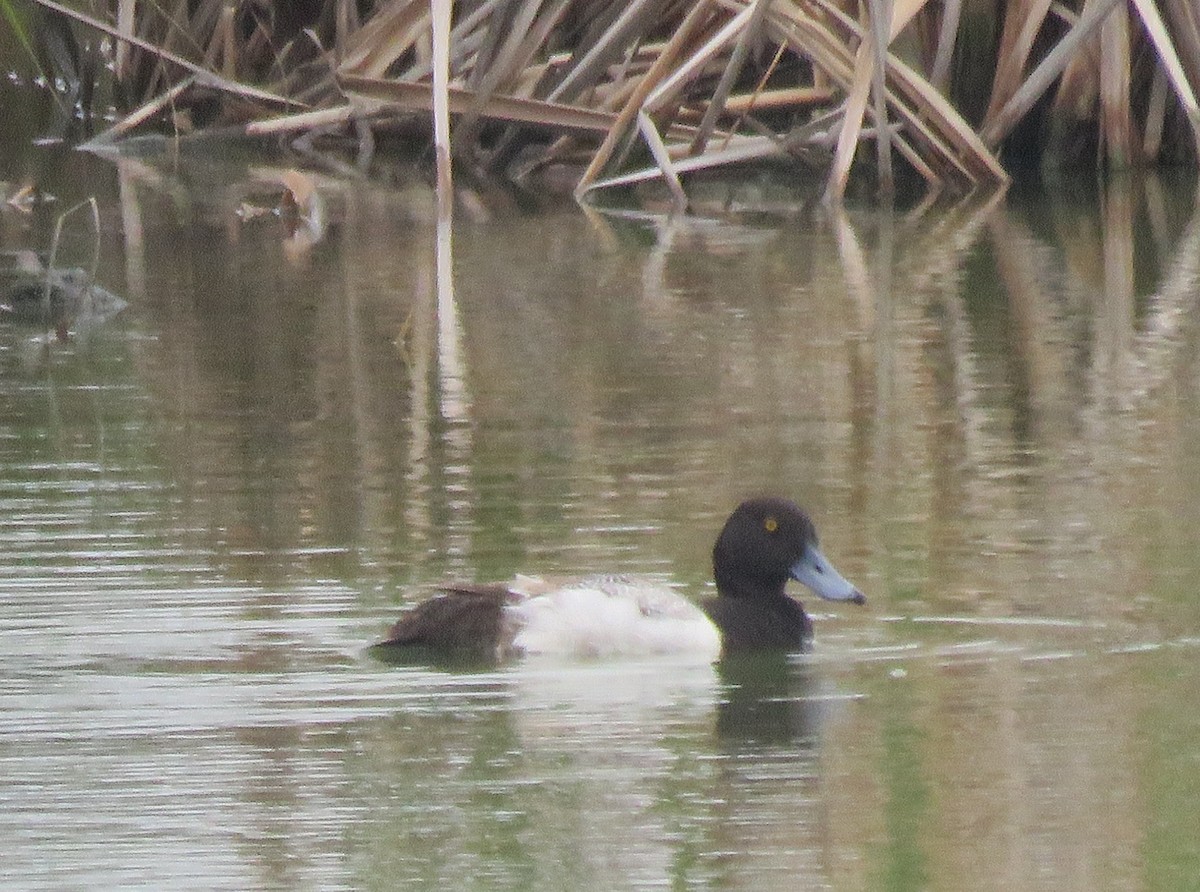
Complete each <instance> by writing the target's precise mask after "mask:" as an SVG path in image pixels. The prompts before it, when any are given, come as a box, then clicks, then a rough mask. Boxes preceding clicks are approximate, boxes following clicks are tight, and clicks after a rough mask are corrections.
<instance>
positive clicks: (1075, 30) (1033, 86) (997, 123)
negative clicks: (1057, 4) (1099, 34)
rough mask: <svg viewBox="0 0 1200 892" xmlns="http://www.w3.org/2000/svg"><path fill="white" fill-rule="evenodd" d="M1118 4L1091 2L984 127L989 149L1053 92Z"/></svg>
mask: <svg viewBox="0 0 1200 892" xmlns="http://www.w3.org/2000/svg"><path fill="white" fill-rule="evenodd" d="M1119 2H1120V0H1088V2H1087V3H1086V5H1085V6H1084V10H1083V14H1082V15H1080V17H1079V21H1078V22H1076V23H1075V25H1074V26H1073V27H1072V28H1071V30H1070V31H1068V32H1067V34H1066V35H1065V36H1064V37H1063V38H1062V40H1060V41H1059V42H1058V43H1057V44H1055V46H1054V49H1052V50H1051V51H1050V52H1049V53H1047V54H1046V57H1045V58H1044V59H1042V61H1041V62H1039V63H1038V65H1037V66H1036V67H1035V68H1034V69H1033V71H1032V72H1030V74H1029V76H1028V77H1027V78H1026V79H1025V81H1024V82H1023V83H1022V84H1021V86H1020V87H1019V88H1017V90H1016V92H1015V93H1013V95H1012V96H1011V97H1010V98H1009V99H1008V100H1007V101H1006V102H1005V103H1004V105H1003V106H1002V107H1001V108H1000V110H999V111H997V112H996V113H995V114H994V115H993V116H992V117H991V118H990V119H989V120H988V121H987V122H985V123H984V125H983V128H982V130H981V133H980V135H981V136H982V138H983V141H984V143H986V144H987V145H989V146H997V145H999V144H1000V141H1001V140H1002V139H1004V137H1005V136H1007V135H1008V134H1009V133H1010V132H1011V131H1012V128H1013V127H1014V126H1016V123H1017V121H1019V120H1020V119H1021V118H1022V117H1024V116H1025V114H1026V113H1028V111H1029V110H1030V109H1031V108H1032V107H1033V104H1034V103H1035V102H1037V100H1038V98H1039V97H1040V96H1041V95H1042V94H1043V93H1045V92H1046V90H1047V89H1049V88H1050V86H1051V85H1052V84H1053V83H1054V80H1055V78H1057V77H1058V76H1059V75H1060V74H1061V73H1062V71H1063V69H1064V68H1065V67H1066V65H1067V63H1068V62H1069V61H1070V60H1071V59H1072V58H1073V56H1074V54H1075V53H1076V52H1077V51H1078V50H1079V48H1080V46H1081V45H1082V44H1083V42H1084V41H1085V40H1087V39H1088V38H1089V37H1091V36H1092V34H1093V33H1094V32H1095V31H1096V30H1097V29H1098V28H1099V27H1100V25H1101V23H1102V22H1103V21H1104V18H1105V17H1106V16H1107V15H1108V14H1109V13H1110V12H1112V10H1113V9H1114V8H1115V7H1116V6H1117V4H1118V3H1119Z"/></svg>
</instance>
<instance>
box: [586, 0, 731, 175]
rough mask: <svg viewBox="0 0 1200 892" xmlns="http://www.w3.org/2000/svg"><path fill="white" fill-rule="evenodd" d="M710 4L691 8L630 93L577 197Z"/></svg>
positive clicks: (696, 5)
mask: <svg viewBox="0 0 1200 892" xmlns="http://www.w3.org/2000/svg"><path fill="white" fill-rule="evenodd" d="M708 7H709V4H708V2H707V0H699V2H698V3H696V4H695V5H694V6H693V7H692V8H691V10H690V11H689V12H688V14H687V15H686V16H685V17H684V20H683V21H682V22H681V23H680V25H679V28H678V29H677V30H676V31H675V33H674V34H673V35H672V36H671V40H670V41H668V42H667V45H666V46H665V47H664V48H663V51H662V53H660V54H659V56H658V58H657V59H655V60H654V64H653V65H651V66H650V70H649V71H647V72H646V74H645V76H644V77H642V78H641V80H640V81H639V83H638V86H637V89H635V90H634V91H633V93H632V94H630V97H629V99H628V101H627V102H626V103H625V107H624V108H622V109H621V111H620V113H619V114H618V115H617V120H616V121H615V122H614V124H613V126H612V128H611V129H610V130H609V132H608V133H607V134H606V135H605V137H604V141H603V142H602V143H601V144H600V147H599V148H598V149H597V150H596V154H595V155H593V156H592V160H591V162H590V163H589V164H588V166H587V169H586V170H584V172H583V175H582V176H581V177H580V178H579V183H578V184H577V185H576V186H575V196H576V198H582V196H583V195H585V194H586V193H587V191H588V188H589V187H590V186H591V184H592V181H593V180H595V179H596V176H597V175H598V174H599V173H600V170H601V168H603V167H604V165H605V164H606V163H607V162H608V159H609V158H610V157H612V153H613V150H614V149H615V148H616V145H617V141H618V140H620V139H621V137H622V136H623V134H624V132H625V130H626V128H628V127H629V124H630V123H631V122H632V121H633V120H634V118H635V117H636V116H637V113H638V112H639V111H640V110H641V107H642V103H643V102H644V101H645V100H646V97H648V96H649V95H650V93H651V91H653V90H654V88H655V87H656V86H657V85H658V83H659V81H660V80H661V79H662V78H663V77H664V76H665V75H666V73H667V71H668V70H670V68H671V66H672V65H673V64H674V63H675V59H676V57H677V56H678V55H679V54H680V53H681V52H682V51H683V48H684V46H686V45H687V42H688V41H690V40H691V39H692V36H693V34H694V33H695V32H697V31H698V30H699V28H700V26H701V25H702V24H703V23H704V20H705V19H706V18H707V17H708V13H709V9H708Z"/></svg>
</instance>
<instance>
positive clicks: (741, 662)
mask: <svg viewBox="0 0 1200 892" xmlns="http://www.w3.org/2000/svg"><path fill="white" fill-rule="evenodd" d="M717 678H718V680H719V681H720V684H721V698H720V700H719V702H718V707H717V724H716V728H717V736H718V737H719V738H721V739H722V740H725V741H731V742H732V741H750V742H759V743H788V742H795V741H806V742H810V743H815V741H816V738H817V734H818V733H819V731H820V727H821V721H822V717H823V713H824V710H825V708H826V707H825V704H824V703H823V701H822V700H821V698H820V697H819V696H818V693H817V677H816V673H815V671H814V668H813V666H812V664H811V663H808V662H804V661H803V660H802V659H797V658H796V657H793V656H790V655H788V654H785V653H779V652H768V653H752V654H737V655H735V656H730V657H727V658H725V659H724V660H722V661H721V662H720V663H719V664H718V665H717Z"/></svg>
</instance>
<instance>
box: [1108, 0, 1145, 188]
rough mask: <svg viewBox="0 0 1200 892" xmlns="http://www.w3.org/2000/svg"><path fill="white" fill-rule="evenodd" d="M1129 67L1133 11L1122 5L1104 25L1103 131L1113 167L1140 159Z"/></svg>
mask: <svg viewBox="0 0 1200 892" xmlns="http://www.w3.org/2000/svg"><path fill="white" fill-rule="evenodd" d="M1129 69H1130V52H1129V14H1128V13H1127V12H1126V9H1125V7H1124V6H1118V7H1116V8H1115V9H1113V11H1112V12H1110V13H1109V14H1108V16H1107V17H1106V18H1105V19H1104V24H1103V25H1101V26H1100V134H1101V138H1102V139H1103V141H1104V149H1105V154H1106V155H1107V157H1108V166H1109V168H1113V169H1121V168H1125V167H1128V166H1129V165H1130V164H1132V163H1133V162H1134V161H1136V160H1137V159H1136V158H1134V157H1133V149H1134V139H1133V121H1132V120H1131V119H1130V114H1129V112H1130V109H1129V99H1130V93H1129Z"/></svg>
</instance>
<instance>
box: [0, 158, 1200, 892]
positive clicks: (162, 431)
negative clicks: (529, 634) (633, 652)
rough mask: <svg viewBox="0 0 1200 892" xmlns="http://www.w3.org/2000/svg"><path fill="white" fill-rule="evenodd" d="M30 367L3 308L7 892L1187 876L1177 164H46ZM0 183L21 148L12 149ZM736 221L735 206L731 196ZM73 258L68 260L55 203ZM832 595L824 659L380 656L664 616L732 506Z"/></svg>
mask: <svg viewBox="0 0 1200 892" xmlns="http://www.w3.org/2000/svg"><path fill="white" fill-rule="evenodd" d="M4 163H6V164H8V165H9V166H8V168H7V169H5V170H4V171H3V173H2V174H0V179H4V180H8V181H11V182H20V181H21V180H22V178H23V177H25V176H32V177H34V178H35V179H36V181H37V182H38V183H39V185H41V187H42V188H43V189H45V190H47V191H48V192H51V193H53V194H54V195H56V196H57V198H58V201H57V203H56V204H53V205H49V206H45V207H41V208H38V209H35V210H34V212H33V213H31V214H22V213H19V212H17V211H15V210H13V209H10V208H5V209H4V211H3V217H2V218H0V219H2V223H3V226H2V228H0V235H2V237H3V238H2V247H3V249H4V250H6V251H11V250H14V249H19V248H41V249H44V248H46V247H47V246H48V244H49V241H50V236H51V230H52V227H53V223H54V217H55V214H56V213H58V212H59V211H60V210H61V209H63V208H65V207H67V206H68V205H70V204H71V203H73V202H74V201H76V200H79V199H81V198H84V197H87V196H89V195H95V197H96V199H97V202H98V207H99V214H100V219H101V238H100V263H99V269H98V273H97V278H98V280H99V281H100V282H101V284H103V285H105V286H106V287H108V288H110V289H111V290H113V291H115V292H117V293H120V294H122V295H123V296H125V297H126V298H127V299H128V301H129V307H128V309H127V310H126V311H125V313H123V314H122V315H121V316H120V317H118V318H117V319H116V320H114V321H112V322H110V323H108V324H106V325H104V326H101V327H98V328H95V329H93V330H90V331H84V332H78V333H76V334H75V335H74V336H73V337H72V338H71V339H70V340H69V341H66V342H60V341H58V340H55V339H54V338H53V337H52V336H51V337H50V338H47V337H46V336H44V335H43V334H42V333H41V332H38V331H36V330H31V329H29V328H22V327H19V326H16V325H14V324H12V323H9V322H3V323H0V835H2V836H3V838H4V840H5V842H4V853H3V856H2V858H0V878H2V879H3V881H4V882H5V883H6V884H7V885H10V886H13V887H20V888H29V889H62V888H82V887H115V886H127V887H131V886H139V885H140V886H147V887H153V888H173V887H203V888H230V889H246V888H381V889H383V888H387V889H392V888H411V889H419V888H428V889H446V888H464V889H481V890H484V889H488V890H490V889H546V890H557V889H571V888H593V889H631V888H636V889H643V888H674V889H717V890H722V889H742V888H746V889H748V888H756V889H810V888H833V889H946V890H961V889H968V888H969V889H1020V890H1033V889H1047V890H1051V889H1052V890H1063V889H1080V890H1085V889H1086V890H1092V889H1121V890H1127V889H1185V888H1191V889H1195V888H1198V887H1197V882H1198V881H1197V879H1196V878H1197V877H1198V876H1200V699H1198V695H1197V691H1198V690H1200V508H1198V507H1197V506H1200V307H1198V303H1200V276H1198V272H1197V264H1198V263H1200V260H1198V258H1200V222H1198V218H1197V217H1196V205H1195V197H1194V190H1193V186H1192V184H1190V183H1185V184H1180V183H1177V182H1163V181H1159V180H1148V181H1145V182H1121V183H1118V184H1116V185H1114V186H1113V187H1112V188H1111V189H1110V190H1109V191H1108V192H1106V193H1105V194H1104V195H1102V196H1100V195H1096V194H1093V193H1092V192H1090V191H1088V190H1083V191H1082V192H1061V193H1053V194H1052V195H1051V197H1047V196H1045V195H1039V196H1037V197H1030V196H1026V195H1023V194H1019V193H1013V194H1010V195H1008V196H1006V197H1001V198H997V199H993V200H991V201H990V202H989V201H976V202H974V203H969V204H964V205H946V206H939V207H934V208H923V209H916V210H911V211H905V212H898V213H896V214H894V215H889V216H880V215H876V214H874V213H869V212H852V213H850V214H848V215H847V216H845V217H838V216H833V215H830V214H827V213H824V212H821V211H818V210H811V209H806V208H803V207H799V206H797V205H796V204H795V203H794V202H792V201H791V200H790V199H788V198H787V197H786V194H785V193H783V192H782V190H779V189H778V188H776V187H775V186H774V185H773V184H772V183H771V181H770V180H769V179H763V180H755V181H751V182H749V183H746V184H743V185H740V186H738V187H737V188H733V189H724V190H722V189H716V188H713V189H710V190H708V191H704V190H701V191H700V194H701V195H702V197H703V203H702V206H701V216H700V217H698V218H694V219H687V220H676V221H668V220H666V219H665V218H661V217H654V216H645V215H643V216H641V217H638V218H622V217H614V216H598V217H589V216H587V215H585V214H583V213H582V212H580V211H579V210H578V209H576V208H574V207H573V206H572V207H567V208H563V209H561V210H542V211H537V212H529V211H522V210H521V209H519V208H518V207H516V206H515V205H514V204H513V203H512V202H511V200H508V199H505V198H504V197H503V196H496V195H486V194H485V195H476V196H468V198H469V200H467V201H465V202H464V204H463V206H462V207H460V209H459V211H458V214H457V217H456V221H455V229H454V243H453V271H454V278H453V285H454V293H453V296H452V297H451V296H449V295H448V294H445V293H443V294H441V295H439V291H438V288H437V286H438V278H437V275H436V262H435V247H434V246H435V239H434V226H433V214H432V206H431V196H430V193H429V190H428V188H427V187H426V186H425V185H424V184H423V182H422V181H421V179H420V178H419V177H417V176H415V175H413V176H411V177H409V178H408V179H406V178H405V176H403V175H402V176H397V177H396V178H395V182H393V183H392V184H391V185H383V184H381V183H379V182H374V183H369V184H368V183H357V182H353V181H350V180H347V179H345V178H338V177H334V176H320V175H317V176H316V179H317V185H318V188H319V191H320V194H321V195H322V198H323V201H324V206H325V222H326V224H327V225H326V228H325V230H324V232H323V233H320V238H319V240H318V241H317V243H316V244H315V245H313V246H311V247H307V248H306V247H305V246H304V245H302V244H299V243H298V241H297V240H296V239H289V238H288V236H287V233H286V232H285V231H284V229H283V226H282V224H281V223H280V221H279V220H278V219H277V218H275V217H271V216H268V217H264V218H258V219H254V220H249V221H243V220H242V218H240V217H239V216H238V213H237V211H238V208H239V207H240V206H241V205H242V203H243V202H249V203H250V204H263V205H269V204H272V203H273V202H274V201H275V200H276V198H277V194H278V187H277V185H276V183H277V180H278V176H279V173H280V172H281V171H280V169H279V168H273V167H269V166H265V165H262V166H259V165H255V164H246V163H235V162H219V161H216V160H213V159H212V158H211V157H210V158H207V159H197V158H191V159H188V158H184V159H182V160H173V159H170V158H158V157H151V158H143V159H137V160H130V161H125V162H121V163H119V164H118V163H113V162H108V161H102V160H98V159H95V158H90V157H87V156H84V155H80V154H77V153H72V152H69V151H67V150H65V149H62V148H60V147H54V146H50V147H44V148H42V149H39V150H37V151H36V152H35V153H33V154H32V155H30V156H28V157H25V158H23V159H9V160H8V161H7V162H4ZM22 164H23V165H24V166H21V165H22ZM764 209H765V210H764ZM62 250H63V262H64V263H73V264H78V265H83V266H87V265H88V264H89V263H90V256H91V250H92V244H91V234H90V228H89V226H88V225H87V220H86V217H85V216H80V217H75V218H72V220H71V221H70V222H69V223H68V225H67V227H66V229H65V232H64V241H63V249H62ZM759 491H772V492H779V493H784V494H788V495H791V496H793V497H795V498H796V499H798V500H800V501H801V502H803V503H804V504H806V505H807V506H809V508H810V510H811V511H812V513H813V515H814V516H815V518H816V519H817V522H818V525H819V528H820V530H821V532H822V540H823V544H824V546H825V550H826V552H827V553H828V554H829V555H830V557H831V558H833V559H834V560H835V561H836V563H837V564H838V565H839V567H840V569H842V570H843V571H844V572H845V573H846V575H847V576H849V577H850V578H852V579H854V580H855V581H856V582H857V583H858V585H859V586H860V587H861V588H862V589H863V590H864V591H866V592H867V593H868V595H869V596H870V603H869V605H868V606H867V607H866V608H863V609H856V608H854V607H853V606H845V607H840V606H839V607H830V606H826V605H810V607H814V608H815V609H814V612H815V615H816V622H817V636H818V644H817V648H816V650H815V652H814V653H813V654H811V655H809V656H806V657H795V658H792V659H790V660H750V661H745V662H737V663H728V664H723V665H721V666H718V667H711V666H708V665H695V664H687V663H680V662H678V661H673V660H658V661H627V662H619V661H618V662H614V663H574V664H572V663H555V662H553V661H532V662H530V663H527V664H523V665H520V666H512V667H503V668H499V669H494V670H489V671H483V670H476V671H449V670H446V669H437V668H427V667H392V666H387V665H384V664H381V663H379V662H377V661H375V660H373V659H372V658H371V657H370V655H369V654H368V653H367V652H366V650H365V648H366V646H367V645H368V644H369V643H370V642H371V641H372V640H373V639H375V638H376V637H377V636H379V635H380V634H381V633H382V631H383V630H384V629H385V628H386V626H387V625H388V623H389V622H390V621H391V620H392V619H394V617H395V615H396V614H397V612H398V611H399V609H400V608H401V607H402V606H403V605H404V604H406V603H409V602H411V601H412V600H413V599H415V598H417V597H419V595H420V594H421V592H422V590H423V589H425V588H426V587H428V586H430V585H432V584H435V583H437V582H439V581H443V580H446V579H450V578H463V577H465V578H469V579H481V580H482V579H495V578H504V577H506V576H508V575H510V574H511V573H513V572H516V571H518V570H522V571H526V572H545V573H557V572H563V571H570V570H618V571H635V572H638V573H642V574H648V575H651V576H654V577H658V578H662V579H665V580H669V581H671V582H674V583H677V584H678V585H680V586H681V587H682V588H683V589H684V590H685V591H687V592H688V593H689V594H692V595H694V596H700V595H702V594H703V593H704V592H705V591H706V590H707V587H708V586H709V585H710V583H709V581H708V574H709V566H708V552H709V549H710V547H711V541H712V538H713V536H714V534H715V532H716V530H717V528H718V527H719V525H720V523H721V521H722V520H723V518H724V516H725V514H726V513H727V512H728V511H729V509H730V508H731V507H732V506H733V505H734V504H735V503H736V502H737V501H738V500H739V499H740V498H741V497H742V496H744V495H746V494H749V493H752V492H759Z"/></svg>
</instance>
